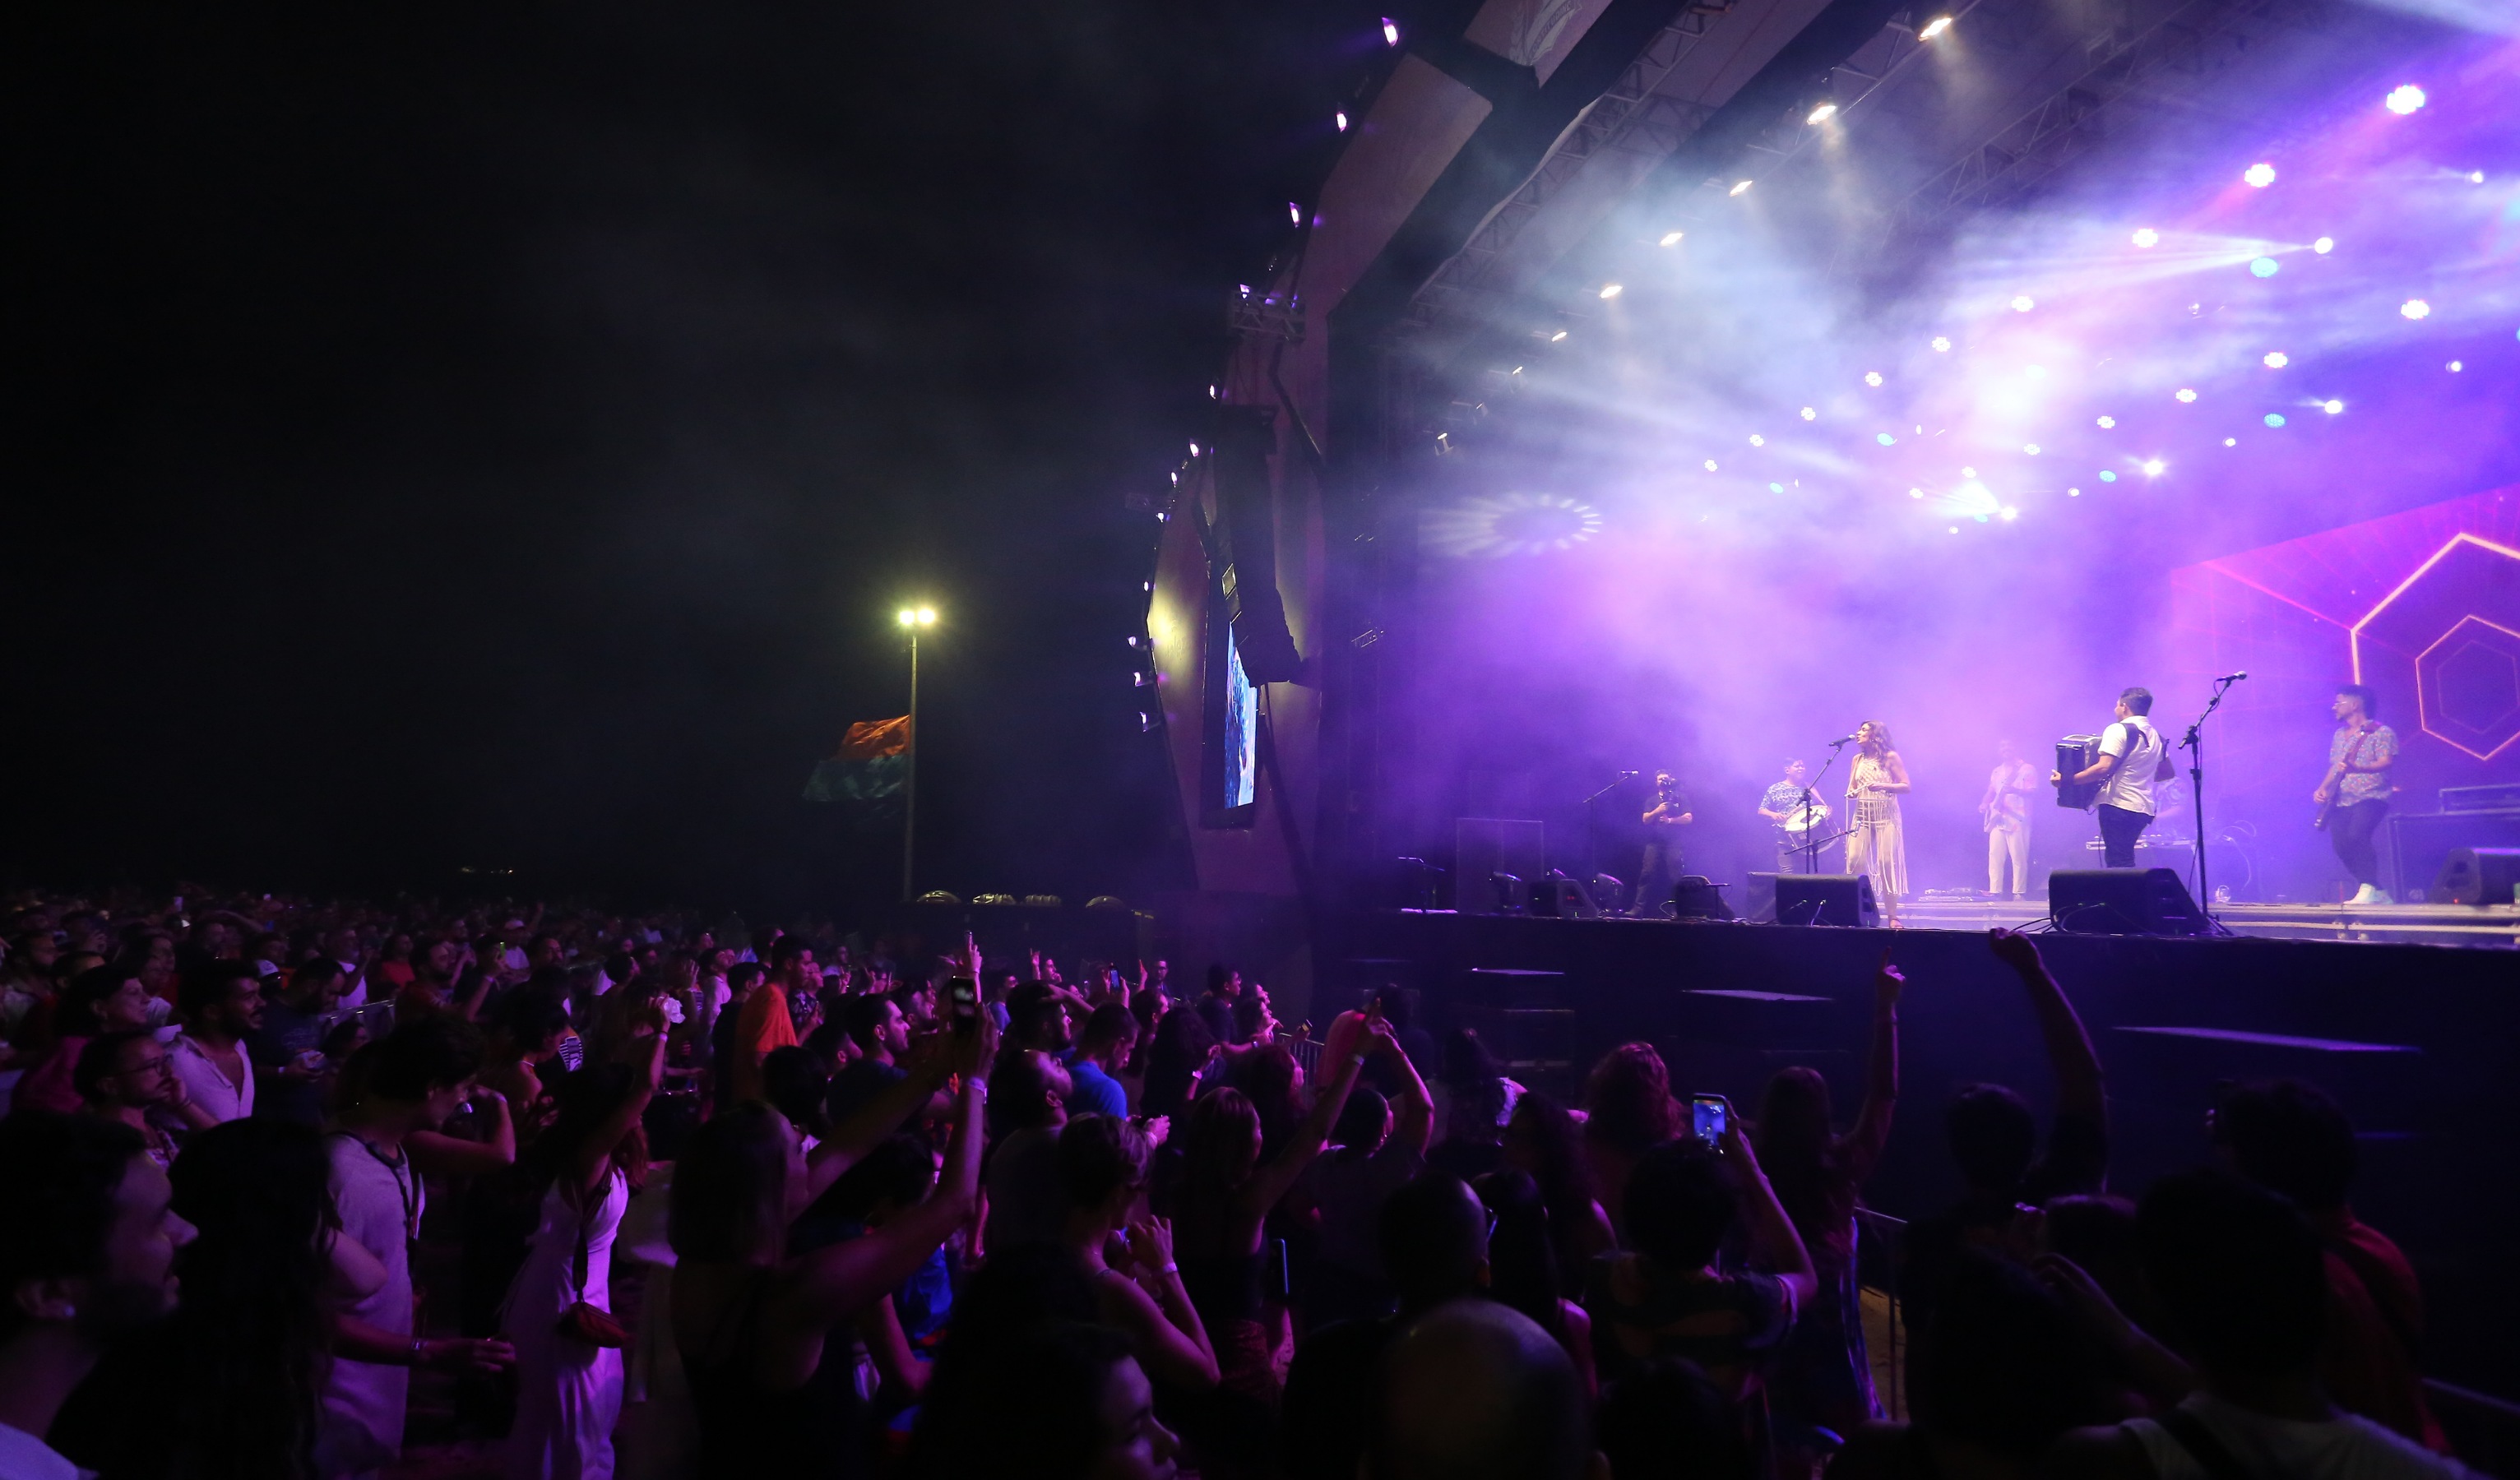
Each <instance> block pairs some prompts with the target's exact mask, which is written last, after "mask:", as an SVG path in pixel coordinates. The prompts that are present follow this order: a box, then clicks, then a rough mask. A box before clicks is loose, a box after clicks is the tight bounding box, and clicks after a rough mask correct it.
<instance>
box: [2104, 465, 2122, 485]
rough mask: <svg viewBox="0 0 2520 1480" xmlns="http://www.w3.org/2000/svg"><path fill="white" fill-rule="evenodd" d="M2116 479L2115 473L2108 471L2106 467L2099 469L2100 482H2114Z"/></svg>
mask: <svg viewBox="0 0 2520 1480" xmlns="http://www.w3.org/2000/svg"><path fill="white" fill-rule="evenodd" d="M2117 480H2118V475H2117V474H2116V473H2114V472H2111V471H2108V470H2107V469H2105V468H2103V469H2101V470H2100V481H2101V482H2103V483H2114V482H2116V481H2117Z"/></svg>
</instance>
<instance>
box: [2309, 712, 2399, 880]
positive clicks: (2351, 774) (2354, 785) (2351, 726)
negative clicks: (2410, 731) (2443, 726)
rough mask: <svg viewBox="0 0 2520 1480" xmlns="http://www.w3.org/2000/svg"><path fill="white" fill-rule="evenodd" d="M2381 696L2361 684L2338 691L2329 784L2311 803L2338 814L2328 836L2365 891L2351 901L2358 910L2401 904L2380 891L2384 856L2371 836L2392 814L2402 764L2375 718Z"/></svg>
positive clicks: (2392, 737)
mask: <svg viewBox="0 0 2520 1480" xmlns="http://www.w3.org/2000/svg"><path fill="white" fill-rule="evenodd" d="M2379 707H2380V701H2379V698H2378V696H2377V695H2373V694H2372V693H2371V691H2370V690H2368V689H2365V688H2363V686H2362V685H2361V684H2342V685H2339V686H2338V687H2337V690H2336V705H2335V708H2334V709H2332V710H2331V711H2330V712H2331V713H2333V714H2334V715H2335V716H2336V735H2335V737H2334V738H2333V739H2331V740H2329V741H2328V742H2327V779H2326V780H2325V781H2322V782H2320V783H2319V784H2318V790H2317V791H2314V792H2312V793H2311V798H2310V799H2311V800H2312V801H2315V802H2317V803H2318V804H2319V805H2320V806H2322V807H2324V806H2326V805H2327V804H2328V803H2329V802H2331V801H2332V802H2334V803H2335V804H2336V806H2335V810H2333V811H2331V812H2329V813H2328V814H2327V836H2328V838H2329V840H2330V841H2331V842H2333V843H2334V844H2335V845H2336V858H2337V862H2339V863H2342V864H2343V865H2345V871H2346V872H2347V873H2349V874H2351V875H2354V881H2355V882H2356V883H2358V884H2360V885H2362V887H2361V888H2360V889H2357V890H2356V891H2355V894H2354V898H2353V899H2352V900H2351V901H2349V902H2350V903H2352V904H2358V905H2390V904H2396V903H2397V901H2396V900H2395V899H2393V898H2391V897H2390V894H2389V891H2388V890H2386V889H2383V888H2381V887H2380V855H2379V850H2378V849H2377V848H2375V847H2373V846H2372V843H2371V835H2372V834H2373V833H2374V832H2377V831H2378V830H2379V828H2380V820H2381V819H2382V818H2385V817H2387V816H2388V815H2389V795H2390V793H2391V792H2393V791H2395V790H2396V789H2397V788H2396V786H2395V785H2392V784H2391V782H2390V780H2389V768H2390V767H2391V766H2394V765H2396V764H2397V763H2398V732H2396V731H2395V730H2392V729H2390V728H2389V727H2388V726H2386V725H2384V724H2381V723H2380V721H2379V720H2378V719H2377V718H2376V717H2375V716H2376V712H2377V711H2378V709H2379Z"/></svg>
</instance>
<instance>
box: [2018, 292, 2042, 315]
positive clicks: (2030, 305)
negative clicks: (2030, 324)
mask: <svg viewBox="0 0 2520 1480" xmlns="http://www.w3.org/2000/svg"><path fill="white" fill-rule="evenodd" d="M2038 306H2039V305H2038V304H2037V303H2035V302H2033V301H2031V297H2030V294H2028V293H2026V292H2025V293H2021V294H2019V295H2017V296H2016V297H2014V298H2013V300H2012V311H2013V312H2014V313H2028V312H2029V311H2030V310H2032V309H2034V308H2036V307H2038Z"/></svg>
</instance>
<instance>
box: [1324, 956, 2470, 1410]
mask: <svg viewBox="0 0 2520 1480" xmlns="http://www.w3.org/2000/svg"><path fill="white" fill-rule="evenodd" d="M1335 928H1336V930H1337V937H1336V940H1335V943H1334V944H1332V946H1331V948H1330V949H1328V950H1327V951H1325V952H1323V953H1322V959H1323V963H1324V967H1325V969H1324V972H1323V976H1324V978H1325V979H1326V980H1327V981H1330V982H1334V983H1337V984H1338V985H1339V987H1341V988H1342V989H1344V988H1349V987H1357V986H1362V985H1365V984H1367V983H1370V982H1373V981H1377V980H1391V981H1397V982H1401V983H1403V984H1406V985H1409V986H1413V987H1416V988H1418V990H1419V991H1420V992H1421V993H1422V999H1421V1000H1422V1002H1423V1004H1424V1006H1425V1008H1426V1009H1427V1012H1426V1015H1427V1017H1428V1019H1429V1021H1427V1023H1426V1026H1428V1027H1430V1028H1432V1029H1435V1030H1436V1031H1438V1032H1441V1031H1442V1030H1444V1029H1447V1028H1450V1027H1453V1026H1458V1025H1463V1024H1468V1025H1474V1026H1477V1027H1478V1028H1479V1029H1480V1031H1481V1033H1482V1036H1483V1037H1486V1038H1488V1039H1490V1041H1491V1044H1492V1047H1494V1048H1496V1049H1497V1050H1498V1051H1499V1053H1500V1054H1501V1055H1503V1056H1508V1057H1510V1058H1513V1059H1516V1060H1520V1061H1522V1062H1523V1063H1525V1064H1527V1065H1530V1067H1529V1068H1528V1069H1526V1070H1519V1071H1517V1077H1521V1078H1524V1079H1525V1082H1526V1083H1532V1084H1534V1085H1535V1087H1544V1088H1548V1089H1551V1090H1553V1091H1555V1090H1561V1089H1571V1087H1572V1085H1571V1081H1572V1080H1573V1079H1574V1078H1575V1077H1578V1076H1580V1075H1581V1073H1582V1071H1583V1069H1584V1067H1586V1066H1589V1065H1590V1064H1591V1063H1592V1061H1593V1060H1594V1059H1595V1058H1596V1057H1598V1055H1599V1054H1600V1053H1601V1052H1602V1051H1603V1050H1604V1049H1607V1048H1610V1047H1612V1046H1613V1045H1616V1044H1619V1043H1623V1042H1626V1041H1629V1040H1631V1039H1644V1040H1647V1041H1649V1042H1651V1043H1652V1044H1654V1045H1655V1047H1656V1048H1658V1049H1659V1050H1660V1051H1661V1053H1662V1054H1663V1056H1664V1058H1665V1059H1666V1060H1668V1061H1669V1062H1670V1064H1671V1067H1672V1077H1673V1089H1674V1090H1675V1091H1676V1092H1678V1093H1680V1094H1681V1095H1683V1096H1686V1095H1688V1093H1690V1092H1692V1091H1714V1092H1719V1093H1722V1094H1725V1095H1729V1096H1731V1097H1732V1098H1733V1100H1734V1101H1735V1102H1736V1103H1738V1104H1740V1105H1741V1106H1742V1107H1743V1108H1744V1110H1745V1111H1747V1110H1748V1109H1749V1108H1750V1107H1751V1106H1753V1105H1754V1104H1755V1103H1756V1099H1757V1094H1758V1090H1759V1086H1760V1084H1761V1082H1762V1080H1763V1079H1764V1078H1765V1076H1766V1075H1767V1074H1768V1073H1769V1072H1770V1071H1771V1070H1773V1069H1775V1068H1777V1067H1778V1066H1781V1065H1784V1064H1789V1063H1807V1064H1811V1065H1813V1066H1815V1067H1817V1068H1819V1069H1821V1070H1823V1072H1824V1073H1825V1074H1826V1075H1827V1076H1828V1079H1829V1082H1830V1085H1831V1087H1832V1090H1833V1091H1834V1093H1835V1096H1836V1099H1837V1105H1838V1110H1839V1115H1840V1119H1841V1122H1843V1121H1844V1119H1845V1118H1846V1117H1848V1116H1851V1115H1852V1114H1853V1112H1854V1108H1855V1105H1856V1102H1857V1100H1858V1099H1859V1098H1860V1096H1861V1095H1862V1093H1863V1084H1862V1079H1863V1073H1864V1052H1865V1044H1866V1039H1867V1035H1868V1031H1869V1025H1870V1020H1871V1018H1870V1002H1871V975H1872V967H1873V965H1874V964H1875V963H1877V962H1878V961H1879V960H1880V958H1881V953H1882V951H1883V949H1884V948H1887V949H1888V950H1889V951H1890V952H1891V959H1892V960H1893V961H1894V962H1896V963H1897V964H1898V965H1899V967H1900V969H1901V970H1903V971H1904V972H1905V973H1906V974H1907V978H1908V987H1907V992H1906V995H1905V997H1904V998H1903V1000H1902V1004H1901V1012H1900V1016H1901V1025H1902V1033H1903V1044H1902V1049H1903V1063H1904V1078H1905V1084H1904V1096H1903V1101H1904V1102H1903V1104H1902V1107H1901V1116H1900V1119H1899V1122H1898V1125H1897V1128H1896V1130H1895V1131H1894V1132H1893V1134H1892V1136H1891V1140H1890V1146H1889V1151H1888V1154H1887V1156H1886V1157H1885V1159H1884V1160H1883V1162H1882V1165H1881V1168H1880V1171H1879V1173H1878V1174H1877V1175H1876V1176H1875V1177H1874V1178H1873V1181H1872V1184H1871V1186H1870V1188H1868V1200H1869V1201H1870V1203H1871V1204H1872V1205H1873V1206H1874V1207H1876V1208H1879V1209H1880V1210H1881V1211H1883V1212H1886V1213H1889V1214H1892V1215H1894V1216H1898V1217H1903V1218H1905V1217H1913V1216H1915V1215H1918V1214H1922V1213H1926V1212H1930V1211H1933V1210H1934V1209H1935V1208H1936V1207H1938V1206H1940V1205H1941V1204H1942V1203H1944V1202H1946V1201H1948V1200H1949V1199H1950V1198H1952V1197H1953V1196H1955V1195H1956V1194H1957V1193H1958V1179H1957V1177H1956V1175H1955V1174H1954V1173H1953V1172H1952V1171H1951V1170H1950V1167H1949V1159H1948V1157H1947V1156H1946V1155H1945V1154H1944V1152H1943V1149H1942V1144H1941V1107H1942V1105H1943V1103H1944V1102H1945V1101H1946V1100H1947V1099H1949V1098H1950V1096H1951V1094H1952V1092H1953V1091H1954V1090H1955V1089H1956V1088H1958V1086H1960V1085H1963V1084H1968V1083H1971V1082H1975V1081H1996V1082H2000V1083H2003V1084H2008V1085H2011V1086H2013V1087H2015V1088H2016V1089H2019V1090H2021V1091H2022V1092H2023V1093H2024V1094H2026V1095H2028V1096H2029V1097H2030V1099H2031V1100H2032V1103H2033V1104H2035V1105H2037V1106H2039V1107H2040V1109H2041V1112H2042V1114H2043V1116H2044V1115H2045V1113H2046V1112H2047V1110H2048V1107H2049V1105H2050V1104H2051V1102H2052V1087H2051V1086H2050V1082H2049V1079H2048V1073H2047V1068H2046V1058H2045V1055H2044V1054H2043V1052H2042V1050H2041V1047H2040V1041H2039V1034H2038V1028H2037V1024H2036V1022H2035V1021H2034V1020H2033V1018H2032V1016H2031V1011H2030V1007H2029V1004H2028V1002H2027V1001H2026V1000H2025V997H2024V994H2023V992H2022V989H2021V986H2020V983H2019V980H2018V978H2016V977H2015V976H2014V975H2013V974H2012V973H2011V971H2010V970H2008V969H2007V968H2006V967H2004V966H2003V964H2001V963H1999V962H1997V961H1996V960H1995V958H1994V957H1993V956H1992V955H1991V954H1990V953H1989V951H1988V949H1987V945H1986V937H1985V936H1984V935H1983V934H1982V933H1977V932H1969V931H1958V930H1927V929H1909V930H1899V931H1890V930H1851V929H1826V928H1805V927H1796V926H1788V925H1758V924H1738V923H1731V922H1715V921H1707V922H1679V923H1676V922H1667V921H1647V920H1622V919H1597V920H1580V919H1532V918H1527V917H1510V916H1476V915H1451V914H1438V913H1426V914H1419V913H1414V912H1375V913H1366V914H1357V915H1351V916H1347V917H1344V918H1342V919H1339V920H1338V921H1336V924H1335ZM2038 941H2039V949H2040V951H2041V953H2042V955H2044V956H2045V957H2046V958H2047V960H2048V964H2049V966H2050V968H2051V969H2052V970H2053V971H2054V972H2055V974H2056V976H2057V979H2058V980H2059V981H2061V982H2062V983H2063V984H2064V987H2065V991H2066V994H2067V996H2068V997H2070V998H2071V999H2072V1001H2073V1003H2074V1007H2075V1009H2076V1010H2077V1011H2078V1012H2080V1013H2081V1015H2082V1018H2083V1021H2084V1024H2085V1026H2086V1027H2087V1028H2088V1029H2089V1030H2090V1032H2091V1036H2092V1041H2093V1045H2094V1047H2095V1048H2096V1049H2097V1050H2098V1053H2099V1055H2100V1060H2101V1063H2102V1064H2103V1066H2104V1067H2105V1068H2106V1070H2107V1073H2108V1083H2109V1099H2110V1113H2111V1117H2112V1127H2111V1129H2112V1133H2113V1138H2114V1142H2115V1153H2114V1157H2113V1160H2112V1174H2111V1180H2112V1184H2113V1186H2114V1187H2115V1188H2117V1189H2118V1190H2120V1191H2123V1192H2127V1193H2130V1194H2133V1193H2137V1192H2139V1191H2140V1190H2141V1189H2142V1188H2143V1186H2144V1185H2145V1183H2147V1182H2148V1181H2149V1180H2150V1179H2151V1178H2152V1177H2153V1176H2155V1175H2156V1174H2158V1173H2160V1172H2164V1171H2167V1170H2171V1169H2173V1168H2176V1167H2180V1166H2183V1165H2189V1164H2193V1163H2196V1162H2198V1161H2201V1160H2203V1159H2204V1158H2205V1156H2206V1153H2207V1148H2206V1142H2205V1129H2204V1120H2205V1112H2206V1109H2207V1108H2208V1106H2210V1105H2211V1104H2212V1102H2213V1098H2214V1091H2215V1086H2216V1084H2217V1082H2218V1081H2222V1080H2231V1079H2251V1078H2261V1077H2277V1076H2288V1077H2294V1078H2300V1079H2306V1080H2310V1081H2312V1082H2314V1083H2317V1084H2318V1085H2320V1086H2321V1087H2323V1088H2325V1089H2326V1090H2328V1091H2329V1092H2330V1093H2331V1094H2333V1095H2335V1096H2337V1097H2338V1098H2339V1099H2341V1100H2342V1101H2343V1102H2344V1104H2345V1106H2346V1108H2347V1110H2348V1111H2349V1112H2350V1113H2351V1114H2352V1115H2353V1117H2354V1119H2355V1122H2356V1124H2357V1125H2358V1127H2359V1128H2360V1129H2361V1132H2362V1136H2363V1176H2362V1180H2361V1183H2360V1184H2359V1188H2358V1194H2357V1196H2356V1199H2355V1200H2356V1204H2357V1207H2358V1209H2359V1210H2360V1211H2362V1212H2363V1215H2364V1216H2366V1217H2367V1218H2369V1219H2370V1221H2371V1222H2372V1223H2373V1224H2375V1225H2376V1226H2378V1227H2379V1228H2381V1229H2382V1230H2383V1231H2385V1232H2387V1233H2390V1234H2391V1235H2392V1236H2394V1237H2396V1238H2397V1239H2398V1240H2399V1241H2400V1242H2401V1243H2402V1244H2403V1245H2404V1246H2405V1247H2406V1250H2407V1253H2408V1256H2409V1257H2410V1258H2411V1259H2412V1260H2413V1261H2414V1263H2415V1266H2416V1268H2417V1270H2418V1271H2419V1272H2420V1273H2421V1275H2422V1276H2423V1279H2424V1286H2425V1291H2426V1294H2427V1297H2428V1300H2429V1303H2430V1307H2431V1320H2432V1325H2433V1335H2432V1337H2431V1339H2430V1340H2429V1341H2428V1347H2429V1365H2430V1367H2431V1368H2432V1371H2433V1375H2436V1376H2440V1377H2444V1378H2447V1379H2449V1380H2451V1381H2453V1382H2459V1383H2463V1384H2468V1385H2473V1386H2476V1387H2479V1388H2482V1389H2484V1390H2487V1391H2490V1392H2498V1393H2505V1394H2509V1393H2516V1392H2520V1348H2515V1347H2514V1346H2513V1344H2512V1343H2511V1342H2510V1340H2509V1333H2510V1332H2511V1331H2512V1330H2513V1329H2515V1328H2520V1262H2515V1261H2514V1259H2513V1258H2512V1255H2511V1250H2512V1247H2513V1243H2514V1238H2515V1235H2520V1175H2515V1174H2516V1173H2520V1166H2515V1160H2520V1158H2515V1157H2514V1155H2513V1153H2512V1150H2511V1146H2512V1142H2513V1137H2514V1135H2515V1130H2520V1073H2515V1070H2520V956H2515V955H2514V954H2513V953H2511V952H2510V951H2507V950H2459V949H2447V948H2442V947H2433V946H2411V945H2406V946H2402V945H2365V944H2347V943H2332V942H2316V941H2282V940H2256V939H2239V940H2161V939H2143V938H2126V937H2112V936H2095V935H2064V934H2049V935H2042V936H2040V937H2038ZM1529 973H1538V974H1529ZM1341 1005H1344V1004H1330V1003H1328V1001H1327V1000H1324V1001H1323V1002H1322V1003H1321V1004H1319V1006H1325V1007H1326V1006H1341ZM1558 1064H1563V1065H1566V1066H1567V1067H1565V1068H1558V1067H1554V1065H1558Z"/></svg>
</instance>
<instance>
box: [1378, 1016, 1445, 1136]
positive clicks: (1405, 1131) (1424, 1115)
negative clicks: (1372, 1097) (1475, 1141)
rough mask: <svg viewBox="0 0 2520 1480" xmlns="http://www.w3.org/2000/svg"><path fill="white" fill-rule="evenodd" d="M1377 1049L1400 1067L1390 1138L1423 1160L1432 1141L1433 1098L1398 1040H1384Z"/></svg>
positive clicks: (1433, 1126)
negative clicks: (1398, 1098) (1398, 1097)
mask: <svg viewBox="0 0 2520 1480" xmlns="http://www.w3.org/2000/svg"><path fill="white" fill-rule="evenodd" d="M1381 1049H1382V1052H1383V1054H1386V1055H1388V1056H1389V1057H1390V1059H1391V1061H1392V1062H1393V1063H1396V1064H1398V1065H1399V1066H1400V1103H1398V1104H1397V1105H1394V1106H1393V1107H1392V1111H1391V1137H1392V1139H1393V1140H1394V1141H1397V1142H1399V1143H1400V1144H1402V1145H1405V1146H1407V1147H1409V1148H1410V1149H1411V1150H1414V1151H1416V1152H1417V1153H1418V1155H1420V1156H1423V1155H1425V1154H1426V1144H1427V1143H1428V1142H1430V1141H1432V1140H1434V1139H1435V1097H1434V1096H1433V1095H1430V1094H1428V1093H1427V1091H1426V1081H1425V1079H1424V1078H1423V1077H1422V1076H1420V1075H1419V1074H1418V1066H1417V1065H1416V1064H1414V1063H1412V1062H1410V1061H1409V1054H1408V1053H1407V1051H1405V1050H1403V1049H1402V1048H1401V1047H1400V1042H1399V1040H1398V1039H1395V1038H1385V1039H1384V1040H1383V1041H1382V1045H1381Z"/></svg>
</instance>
